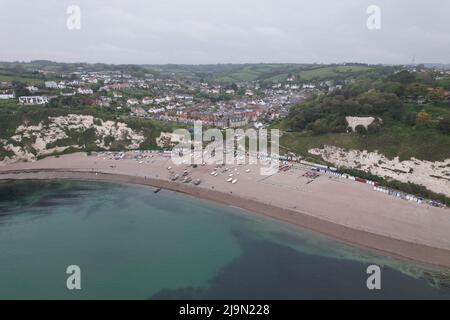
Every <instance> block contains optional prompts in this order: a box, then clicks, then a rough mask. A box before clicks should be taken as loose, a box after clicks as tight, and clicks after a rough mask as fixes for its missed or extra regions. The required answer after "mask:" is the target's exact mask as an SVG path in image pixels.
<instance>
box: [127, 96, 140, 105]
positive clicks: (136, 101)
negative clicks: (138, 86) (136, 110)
mask: <svg viewBox="0 0 450 320" xmlns="http://www.w3.org/2000/svg"><path fill="white" fill-rule="evenodd" d="M127 104H128V105H129V106H135V105H137V104H139V100H138V99H136V98H131V99H128V100H127Z"/></svg>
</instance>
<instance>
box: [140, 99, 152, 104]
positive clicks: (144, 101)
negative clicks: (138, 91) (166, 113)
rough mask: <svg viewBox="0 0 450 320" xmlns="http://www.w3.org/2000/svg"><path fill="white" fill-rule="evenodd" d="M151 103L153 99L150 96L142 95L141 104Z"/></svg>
mask: <svg viewBox="0 0 450 320" xmlns="http://www.w3.org/2000/svg"><path fill="white" fill-rule="evenodd" d="M152 103H153V99H152V98H150V97H144V98H143V99H142V104H144V105H149V104H152Z"/></svg>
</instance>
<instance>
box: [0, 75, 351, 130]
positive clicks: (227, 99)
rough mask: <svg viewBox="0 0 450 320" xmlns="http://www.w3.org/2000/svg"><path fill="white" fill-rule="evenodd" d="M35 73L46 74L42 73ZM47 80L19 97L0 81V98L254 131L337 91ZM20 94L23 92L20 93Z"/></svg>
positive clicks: (292, 84)
mask: <svg viewBox="0 0 450 320" xmlns="http://www.w3.org/2000/svg"><path fill="white" fill-rule="evenodd" d="M36 72H38V73H43V74H44V75H45V76H47V77H48V76H49V74H48V72H44V71H42V70H36ZM52 76H54V77H57V78H58V80H54V81H42V82H36V83H35V84H33V85H30V86H27V87H25V88H23V90H21V93H20V95H18V93H17V92H16V91H17V90H14V85H13V83H12V82H5V81H3V82H0V100H16V101H17V102H18V103H20V104H22V105H28V106H33V105H50V106H51V105H52V104H56V103H57V101H58V98H64V97H66V98H67V97H77V98H79V99H80V100H81V101H82V103H83V105H88V106H95V107H98V108H112V109H115V110H117V111H120V112H122V113H123V114H125V115H128V116H130V117H136V118H145V119H155V120H160V121H170V122H174V123H181V124H192V123H193V122H194V121H199V120H200V121H202V122H203V123H204V125H208V126H215V127H218V128H243V127H249V126H253V127H256V128H260V127H262V126H264V125H265V124H266V123H268V122H270V121H273V120H274V119H278V118H283V117H285V116H286V115H287V114H288V112H289V108H290V106H291V105H294V104H297V103H299V102H301V101H303V100H304V99H305V98H306V97H307V96H308V95H309V94H311V93H313V92H316V91H317V92H319V91H320V90H325V89H326V90H334V89H335V88H340V87H342V85H336V86H334V82H333V81H321V82H319V83H306V84H301V83H299V82H298V81H296V80H295V78H289V79H287V81H286V82H284V83H281V82H280V83H274V84H272V85H269V86H264V87H263V86H261V85H260V84H259V83H258V82H254V83H247V82H242V83H238V84H236V83H232V84H228V85H225V84H217V83H206V82H198V81H188V80H180V79H176V78H170V77H167V76H164V77H156V76H154V75H153V74H145V75H142V76H139V77H137V76H133V75H131V74H128V73H125V72H121V71H102V72H92V71H79V72H73V73H68V74H64V73H63V74H57V75H56V74H55V75H52ZM24 92H25V93H28V94H27V95H22V94H23V93H24ZM62 101H64V100H63V99H62ZM62 106H64V102H62Z"/></svg>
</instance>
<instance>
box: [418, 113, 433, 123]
mask: <svg viewBox="0 0 450 320" xmlns="http://www.w3.org/2000/svg"><path fill="white" fill-rule="evenodd" d="M430 120H431V117H430V115H429V114H428V113H427V112H424V111H422V112H419V113H418V114H417V117H416V126H423V125H425V124H427V123H428V122H430Z"/></svg>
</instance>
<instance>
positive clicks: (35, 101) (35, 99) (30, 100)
mask: <svg viewBox="0 0 450 320" xmlns="http://www.w3.org/2000/svg"><path fill="white" fill-rule="evenodd" d="M19 102H20V103H21V104H24V105H43V104H46V103H48V98H47V97H43V96H23V97H19Z"/></svg>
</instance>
